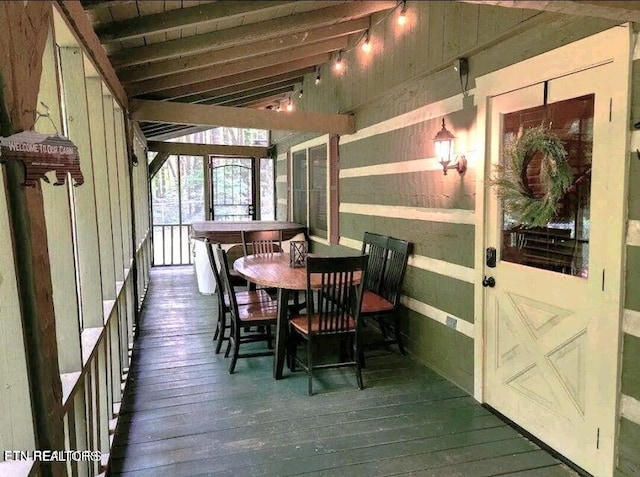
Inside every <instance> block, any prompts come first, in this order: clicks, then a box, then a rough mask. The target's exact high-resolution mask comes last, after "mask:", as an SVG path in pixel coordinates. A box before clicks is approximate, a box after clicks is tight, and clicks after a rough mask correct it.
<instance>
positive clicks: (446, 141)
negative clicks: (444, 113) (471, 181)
mask: <svg viewBox="0 0 640 477" xmlns="http://www.w3.org/2000/svg"><path fill="white" fill-rule="evenodd" d="M455 138H456V137H455V136H454V135H453V134H451V131H449V130H448V129H447V128H446V127H445V125H444V118H442V129H441V130H440V131H438V134H436V137H434V138H433V142H434V143H435V146H436V157H437V158H438V162H439V163H440V165H441V166H442V169H443V170H444V175H445V176H446V175H447V170H449V169H455V170H457V171H458V172H459V173H460V174H462V173H464V171H466V170H467V158H466V157H464V156H462V155H460V156H458V157H457V158H455V159H452V157H453V154H452V151H453V140H454V139H455Z"/></svg>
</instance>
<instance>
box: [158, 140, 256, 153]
mask: <svg viewBox="0 0 640 477" xmlns="http://www.w3.org/2000/svg"><path fill="white" fill-rule="evenodd" d="M147 147H148V148H149V151H153V152H158V154H163V153H166V154H178V155H183V156H208V155H213V156H242V157H267V149H268V148H267V147H262V146H224V145H214V144H193V143H185V142H163V141H148V142H147Z"/></svg>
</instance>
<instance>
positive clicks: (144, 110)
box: [131, 100, 355, 134]
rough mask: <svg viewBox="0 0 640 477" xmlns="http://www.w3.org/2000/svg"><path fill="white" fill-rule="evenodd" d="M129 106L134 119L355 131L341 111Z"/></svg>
mask: <svg viewBox="0 0 640 477" xmlns="http://www.w3.org/2000/svg"><path fill="white" fill-rule="evenodd" d="M131 107H132V111H133V112H132V117H133V119H136V120H138V121H150V122H160V123H174V124H190V125H194V126H211V127H216V126H228V127H239V128H256V129H272V130H281V131H303V132H317V133H325V134H326V133H330V134H331V133H333V134H353V133H354V132H355V119H354V117H353V116H351V115H344V114H323V113H310V112H287V113H286V114H282V113H277V112H275V111H265V110H261V109H247V108H230V107H225V106H206V105H200V104H184V103H175V102H167V101H141V100H132V101H131Z"/></svg>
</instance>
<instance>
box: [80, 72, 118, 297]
mask: <svg viewBox="0 0 640 477" xmlns="http://www.w3.org/2000/svg"><path fill="white" fill-rule="evenodd" d="M86 84H87V104H88V107H89V126H90V127H91V152H92V155H93V174H94V177H95V182H94V188H95V194H96V203H97V204H99V206H97V207H96V220H97V223H98V243H99V245H100V277H101V280H102V296H103V299H104V300H114V299H115V297H116V275H115V265H114V258H113V257H114V242H113V235H112V233H111V220H112V216H111V200H110V198H109V190H110V188H109V171H108V167H107V146H106V136H105V134H106V132H105V122H104V121H105V113H104V102H103V91H102V80H101V79H100V78H97V77H93V78H87V80H86Z"/></svg>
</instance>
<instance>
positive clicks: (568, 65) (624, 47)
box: [474, 23, 633, 471]
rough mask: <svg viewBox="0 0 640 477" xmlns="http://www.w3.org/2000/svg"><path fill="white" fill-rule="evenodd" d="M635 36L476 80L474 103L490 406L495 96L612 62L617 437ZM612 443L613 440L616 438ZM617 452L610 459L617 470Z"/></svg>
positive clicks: (611, 285) (478, 394) (585, 43)
mask: <svg viewBox="0 0 640 477" xmlns="http://www.w3.org/2000/svg"><path fill="white" fill-rule="evenodd" d="M632 36H633V31H632V28H631V26H630V24H628V23H627V24H624V25H621V26H617V27H613V28H611V29H609V30H605V31H603V32H601V33H597V34H595V35H593V36H590V37H587V38H584V39H582V40H578V41H576V42H573V43H570V44H568V45H565V46H562V47H560V48H557V49H554V50H551V51H549V52H545V53H542V54H540V55H538V56H535V57H533V58H530V59H527V60H524V61H522V62H519V63H516V64H514V65H510V66H507V67H505V68H502V69H500V70H497V71H494V72H492V73H489V74H487V75H484V76H481V77H478V78H477V79H476V91H475V93H476V94H475V104H476V105H477V108H478V111H477V125H478V129H477V131H478V150H479V151H482V153H481V154H480V155H479V157H478V162H477V164H476V167H477V171H478V172H477V176H476V191H475V192H476V223H475V225H476V227H475V228H476V233H475V255H474V256H475V262H474V265H475V267H474V268H475V275H476V280H475V284H476V286H475V291H474V316H475V317H476V319H475V325H474V328H475V336H474V397H475V398H476V399H477V400H478V401H480V402H485V390H484V382H485V375H484V368H485V358H486V356H485V334H486V330H485V319H484V313H485V293H484V290H485V289H484V288H483V287H482V286H480V284H481V283H482V278H483V276H484V273H485V263H484V260H485V248H486V247H487V246H488V245H487V244H486V234H487V226H486V224H485V219H486V217H487V199H488V194H491V193H492V192H491V191H490V190H489V189H488V188H487V184H486V182H485V178H486V177H487V175H488V174H489V172H490V167H491V161H490V158H488V157H487V154H486V153H487V147H488V144H489V141H490V134H491V131H490V130H488V129H487V122H488V118H487V114H488V113H489V109H488V105H489V101H490V100H491V98H492V97H494V96H498V95H501V94H505V93H508V92H511V91H515V90H518V89H521V88H524V87H527V86H531V85H534V84H537V83H543V82H544V81H547V80H551V79H554V78H558V77H561V76H566V75H569V74H571V73H575V72H578V71H582V70H585V69H587V68H591V67H594V66H598V65H601V64H605V63H612V64H613V70H614V74H613V75H612V77H611V78H610V81H611V84H612V88H611V90H612V101H613V103H612V104H613V105H614V108H613V110H612V111H613V112H612V116H611V121H612V122H614V123H616V125H615V127H614V128H613V130H614V134H615V136H614V137H612V138H611V144H612V150H611V154H610V157H611V159H610V161H611V167H609V168H608V171H609V173H610V174H611V177H610V179H609V180H610V183H611V184H612V185H613V190H614V191H615V192H612V194H613V195H615V204H620V207H619V208H615V210H612V213H611V216H610V225H611V226H610V227H609V231H608V237H607V238H608V240H611V241H613V243H617V244H619V250H620V253H619V254H618V256H616V257H615V259H614V262H615V263H613V261H612V266H613V267H614V268H613V269H612V270H607V289H608V290H610V291H608V292H606V293H605V297H604V299H605V300H607V302H608V303H609V304H610V305H611V306H612V307H616V308H617V310H618V314H617V316H615V318H614V317H611V319H616V320H617V328H618V330H619V332H618V333H617V335H616V336H615V337H612V341H611V342H608V343H606V345H604V346H603V352H604V351H605V350H606V351H609V354H607V355H603V356H605V357H606V359H605V360H604V361H605V363H603V366H604V365H606V366H609V367H611V366H613V368H614V369H615V370H616V376H617V378H616V379H617V381H618V383H617V385H616V386H615V390H608V392H614V393H615V395H611V396H609V399H611V402H614V403H616V405H615V406H614V408H613V409H612V410H611V415H610V422H611V425H610V426H609V427H610V429H611V430H612V431H610V432H613V433H615V429H616V422H617V412H616V409H617V406H618V404H617V400H618V388H619V380H620V373H619V368H620V347H621V338H620V330H621V326H622V325H621V323H622V310H623V304H624V301H623V298H624V294H623V292H624V290H623V287H624V276H623V274H624V244H625V234H626V219H627V183H628V162H629V161H628V151H629V149H628V144H629V135H630V133H629V108H630V105H629V103H630V76H631V52H632V47H631V45H632ZM611 437H612V438H613V437H614V436H611ZM614 457H615V448H614V447H612V454H611V455H610V456H607V460H610V463H611V469H612V471H613V463H614Z"/></svg>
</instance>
